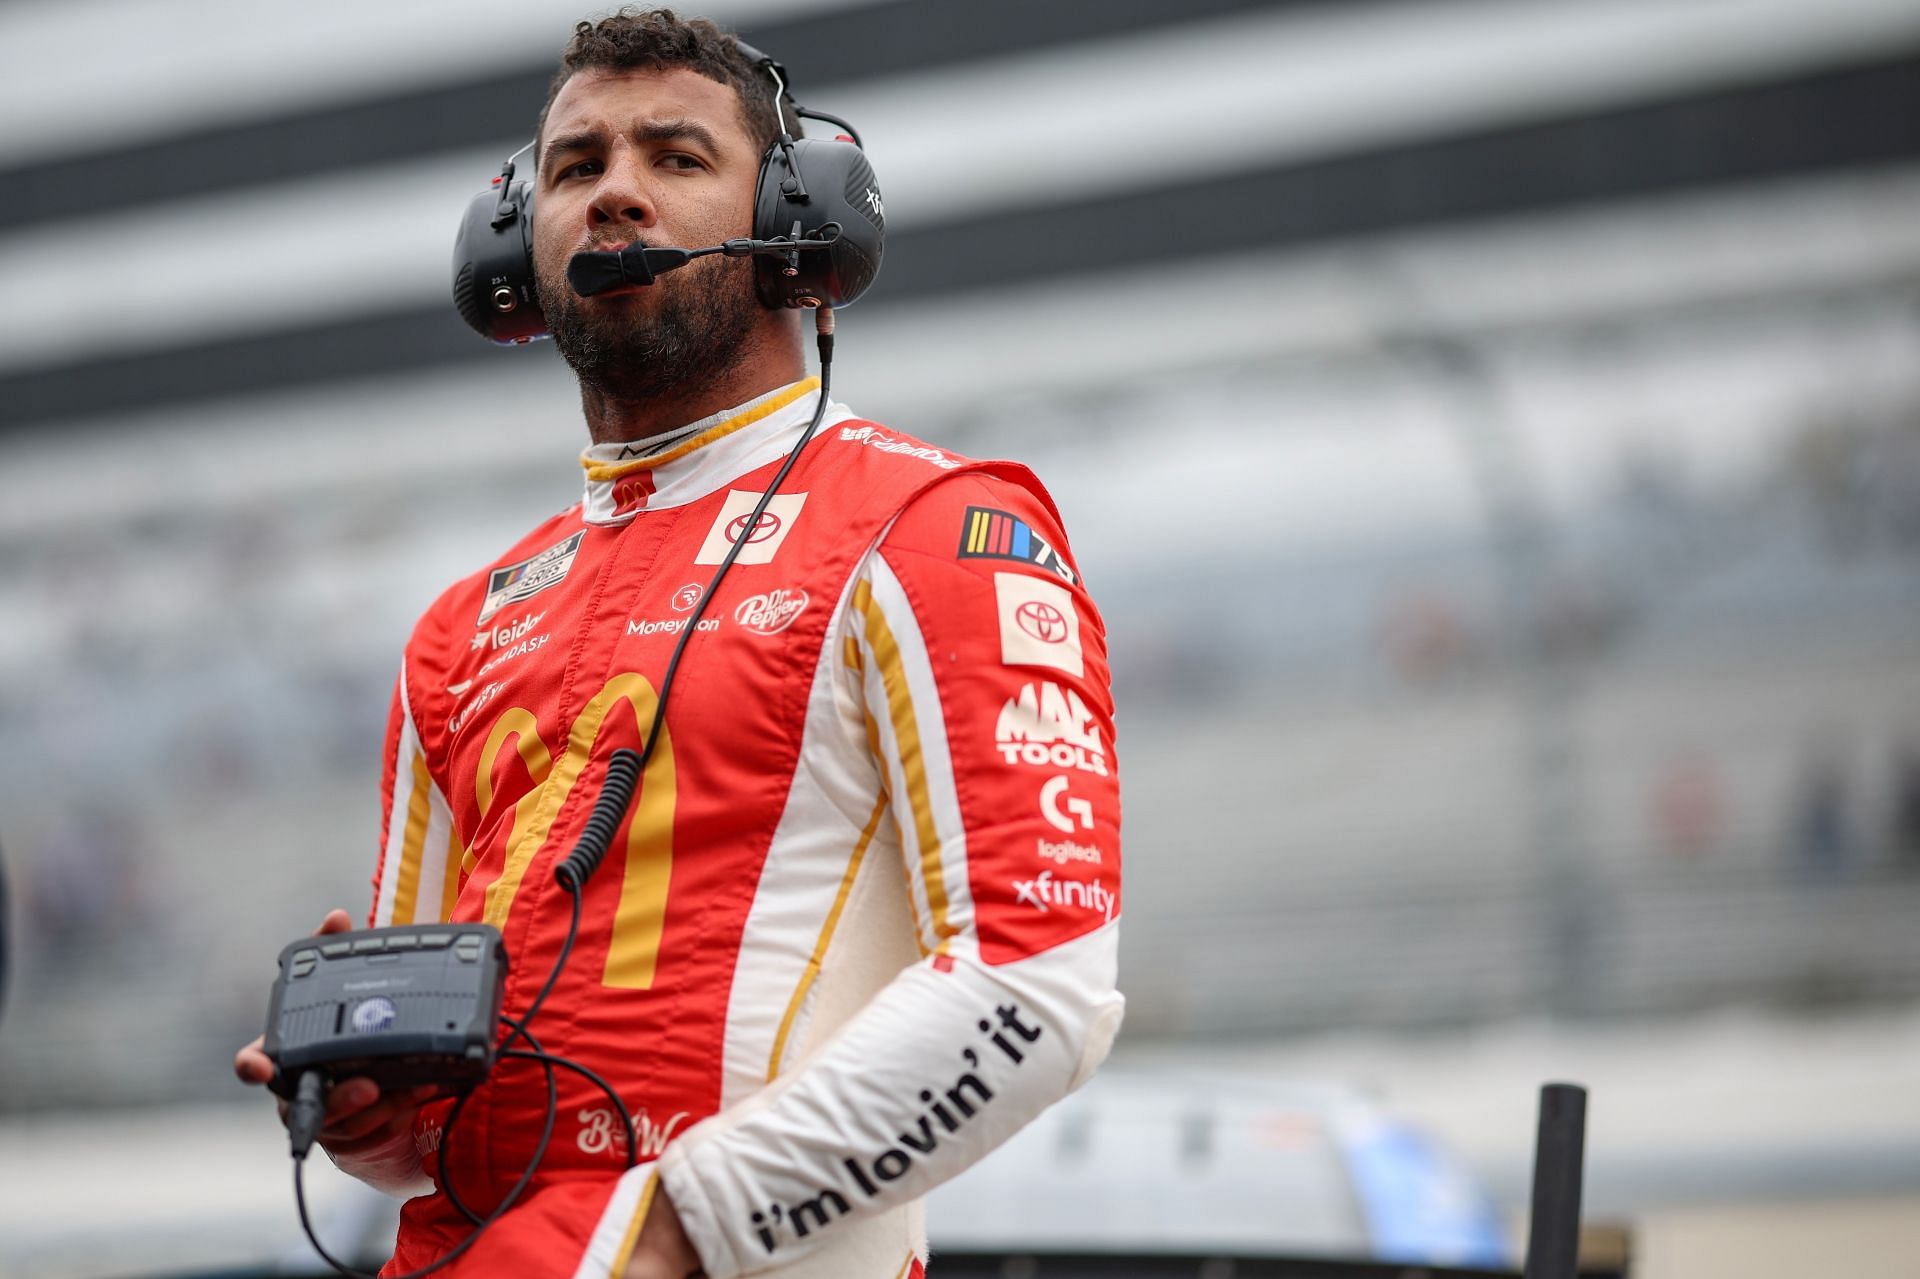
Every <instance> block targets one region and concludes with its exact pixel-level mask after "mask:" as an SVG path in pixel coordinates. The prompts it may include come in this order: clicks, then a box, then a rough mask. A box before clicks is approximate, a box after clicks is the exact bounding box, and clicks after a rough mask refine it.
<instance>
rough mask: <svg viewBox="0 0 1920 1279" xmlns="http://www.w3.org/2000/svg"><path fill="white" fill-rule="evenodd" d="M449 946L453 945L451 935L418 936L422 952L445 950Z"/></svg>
mask: <svg viewBox="0 0 1920 1279" xmlns="http://www.w3.org/2000/svg"><path fill="white" fill-rule="evenodd" d="M451 945H453V934H452V933H421V934H420V949H422V950H445V949H446V948H447V947H448V946H451Z"/></svg>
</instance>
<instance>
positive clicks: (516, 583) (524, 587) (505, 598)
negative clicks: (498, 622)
mask: <svg viewBox="0 0 1920 1279" xmlns="http://www.w3.org/2000/svg"><path fill="white" fill-rule="evenodd" d="M585 536H586V532H585V530H582V531H581V532H578V533H575V534H574V535H573V536H572V537H569V538H567V539H566V540H565V541H561V542H555V543H554V544H553V545H552V546H549V547H548V548H547V549H546V550H544V551H541V552H540V553H539V554H538V555H532V556H529V557H528V558H526V559H524V560H521V561H520V562H519V563H518V564H507V565H504V566H502V567H500V568H497V569H495V570H493V572H492V573H490V574H488V576H487V598H486V599H485V600H484V601H483V602H482V603H481V605H480V619H479V622H476V623H475V625H480V624H481V623H484V622H485V621H486V620H487V619H488V618H490V617H492V616H493V615H494V614H495V613H498V612H499V611H500V610H501V609H503V608H505V607H506V606H507V605H509V604H518V603H519V602H520V601H521V600H524V599H529V598H531V597H532V596H535V595H538V594H539V593H540V592H541V591H544V590H546V589H547V588H548V587H549V586H553V585H556V584H558V583H559V582H562V581H564V580H565V579H566V576H567V570H568V569H571V568H572V567H573V557H574V556H575V555H577V554H579V552H580V539H581V538H582V537H585Z"/></svg>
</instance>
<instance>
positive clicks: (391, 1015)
mask: <svg viewBox="0 0 1920 1279" xmlns="http://www.w3.org/2000/svg"><path fill="white" fill-rule="evenodd" d="M399 1016H400V1010H399V1009H398V1008H395V1007H394V1006H393V1001H392V1000H391V999H388V998H387V997H386V996H384V995H375V996H374V997H373V998H372V999H363V1000H361V1001H360V1002H359V1003H357V1004H355V1005H354V1006H353V1028H354V1030H355V1031H357V1032H358V1033H360V1034H362V1035H372V1034H377V1033H378V1032H380V1031H383V1030H391V1029H392V1028H393V1023H394V1021H395V1020H396V1019H397V1018H398V1017H399Z"/></svg>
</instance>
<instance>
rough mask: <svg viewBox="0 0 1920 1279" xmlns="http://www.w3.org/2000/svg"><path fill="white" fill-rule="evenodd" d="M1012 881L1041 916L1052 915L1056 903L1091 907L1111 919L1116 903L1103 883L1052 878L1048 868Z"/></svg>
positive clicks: (1073, 906)
mask: <svg viewBox="0 0 1920 1279" xmlns="http://www.w3.org/2000/svg"><path fill="white" fill-rule="evenodd" d="M1012 883H1013V891H1014V894H1015V895H1016V897H1017V898H1018V899H1019V900H1020V901H1023V902H1025V903H1026V904H1027V905H1029V906H1031V907H1033V908H1034V909H1035V910H1037V911H1039V912H1040V913H1041V914H1042V915H1047V914H1051V913H1052V912H1053V908H1054V907H1055V906H1061V907H1072V908H1074V909H1076V910H1091V911H1094V912H1096V913H1098V914H1099V915H1100V916H1102V917H1103V918H1106V919H1112V918H1113V908H1114V906H1115V905H1116V904H1117V902H1118V899H1117V898H1116V897H1115V896H1114V894H1113V892H1112V890H1110V889H1109V888H1108V887H1107V886H1106V885H1105V884H1101V883H1097V882H1096V883H1092V884H1088V883H1083V882H1082V881H1080V880H1077V879H1055V878H1054V877H1053V872H1052V871H1050V870H1043V871H1041V872H1040V873H1039V874H1038V875H1036V876H1034V877H1033V878H1032V879H1016V880H1014V881H1012Z"/></svg>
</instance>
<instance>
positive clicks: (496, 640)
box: [469, 613, 546, 653]
mask: <svg viewBox="0 0 1920 1279" xmlns="http://www.w3.org/2000/svg"><path fill="white" fill-rule="evenodd" d="M545 616H546V614H545V613H529V614H527V615H526V616H525V617H523V618H521V619H520V620H519V621H517V622H509V623H508V624H507V625H505V626H501V627H495V628H493V629H490V630H484V631H475V632H474V633H473V642H472V644H471V645H470V646H469V647H470V648H471V649H472V651H474V652H476V653H478V652H479V651H480V650H482V649H485V648H496V649H498V648H505V647H506V646H507V645H509V644H511V643H513V642H514V641H515V640H517V639H524V638H526V634H527V632H528V631H530V630H532V629H533V628H534V627H536V626H538V625H539V624H540V619H541V618H543V617H545Z"/></svg>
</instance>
